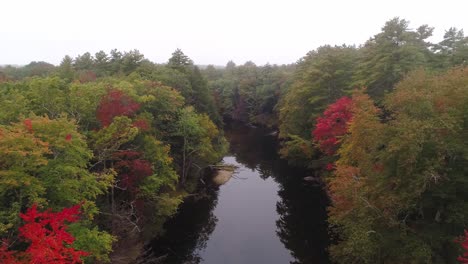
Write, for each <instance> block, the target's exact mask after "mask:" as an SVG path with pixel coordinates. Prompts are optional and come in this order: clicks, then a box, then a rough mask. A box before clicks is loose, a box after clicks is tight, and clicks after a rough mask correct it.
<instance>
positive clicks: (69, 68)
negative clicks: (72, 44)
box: [57, 55, 75, 82]
mask: <svg viewBox="0 0 468 264" xmlns="http://www.w3.org/2000/svg"><path fill="white" fill-rule="evenodd" d="M57 71H58V75H59V76H60V78H62V79H65V80H67V81H69V82H71V81H72V80H73V78H74V77H75V69H74V66H73V59H72V58H71V57H70V56H68V55H66V56H65V57H63V59H62V62H60V65H59V67H58V69H57Z"/></svg>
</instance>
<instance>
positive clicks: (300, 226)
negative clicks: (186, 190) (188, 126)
mask: <svg viewBox="0 0 468 264" xmlns="http://www.w3.org/2000/svg"><path fill="white" fill-rule="evenodd" d="M266 134H268V131H265V130H261V129H251V128H247V127H234V128H231V129H227V130H226V137H227V138H228V139H229V141H230V143H231V153H232V154H233V155H234V156H235V157H236V160H237V162H239V163H241V164H243V165H244V166H246V167H247V168H249V169H252V170H257V171H258V172H259V174H260V177H262V178H263V179H267V178H268V177H272V178H273V179H274V180H275V181H276V182H277V183H278V184H279V187H280V190H279V191H278V195H279V197H280V198H281V199H280V201H278V202H277V205H276V211H277V213H278V217H279V219H278V220H277V221H276V226H277V230H276V233H277V235H278V236H279V238H280V240H281V242H282V243H283V244H284V246H285V247H286V248H287V249H288V250H290V251H291V254H292V256H293V257H295V259H296V261H295V262H294V263H296V264H299V263H304V264H305V263H327V262H328V256H327V253H326V248H327V246H328V238H327V237H328V236H327V226H326V209H325V208H326V205H327V203H328V202H327V197H326V195H325V193H324V192H323V191H322V190H321V189H320V188H316V187H312V186H310V185H306V184H305V183H304V182H303V180H302V178H303V177H304V176H306V174H305V173H306V172H305V171H302V170H298V169H294V168H291V167H289V166H288V165H287V162H285V161H283V160H280V159H279V157H278V155H277V154H276V153H277V143H276V141H275V138H274V137H271V136H265V135H266ZM206 194H207V195H206V196H205V197H203V198H201V199H198V200H194V199H189V200H187V201H186V202H184V204H183V205H182V206H181V208H180V209H179V213H178V214H177V215H176V216H175V217H174V218H173V219H172V220H170V221H169V222H168V223H166V225H165V229H166V234H165V235H164V236H163V237H161V238H159V239H157V240H155V241H153V242H152V248H153V250H152V255H153V256H163V255H165V254H167V257H166V258H165V259H164V260H163V261H161V263H168V264H172V263H174V264H175V263H187V264H188V263H201V262H203V261H202V259H201V258H200V256H199V255H198V252H200V250H202V249H203V248H205V247H206V243H207V241H208V239H209V236H210V235H211V233H212V232H213V230H214V228H215V226H216V222H217V218H216V216H215V215H214V214H213V209H214V207H215V206H216V204H217V201H218V200H217V199H218V189H209V190H208V191H206ZM145 263H154V262H145Z"/></svg>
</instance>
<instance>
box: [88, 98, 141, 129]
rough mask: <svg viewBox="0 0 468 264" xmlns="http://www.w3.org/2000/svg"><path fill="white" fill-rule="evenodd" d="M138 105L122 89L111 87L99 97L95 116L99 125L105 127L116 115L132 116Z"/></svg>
mask: <svg viewBox="0 0 468 264" xmlns="http://www.w3.org/2000/svg"><path fill="white" fill-rule="evenodd" d="M139 108H140V105H139V104H138V103H137V102H135V101H134V100H133V99H132V98H131V97H129V96H128V95H126V94H125V93H124V92H123V91H120V90H116V89H112V90H109V91H108V92H107V95H105V96H103V97H102V98H101V102H100V103H99V107H98V109H97V113H96V115H97V117H98V119H99V121H100V122H101V125H102V126H104V127H106V126H109V125H110V123H112V120H113V119H114V117H116V116H132V115H134V114H135V112H136V111H137V110H138V109H139Z"/></svg>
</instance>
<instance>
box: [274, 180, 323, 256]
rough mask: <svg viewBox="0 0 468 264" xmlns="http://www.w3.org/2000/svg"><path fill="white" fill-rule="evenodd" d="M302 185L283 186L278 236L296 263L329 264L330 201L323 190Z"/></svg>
mask: <svg viewBox="0 0 468 264" xmlns="http://www.w3.org/2000/svg"><path fill="white" fill-rule="evenodd" d="M300 181H301V180H300V179H299V181H298V180H297V179H287V180H286V181H283V182H281V186H280V188H281V189H280V190H279V191H278V194H279V196H280V197H281V200H280V201H278V203H277V204H276V211H277V212H278V214H279V216H280V217H279V219H278V220H277V221H276V226H277V228H278V229H277V230H276V233H277V234H278V236H279V237H280V239H281V242H282V243H283V244H284V245H285V247H286V248H287V249H289V250H290V251H291V253H292V255H293V256H294V257H295V258H296V262H294V263H327V262H328V255H327V252H326V248H327V246H328V234H327V222H326V219H327V212H326V207H325V206H326V204H327V203H328V201H327V197H326V195H325V193H324V192H323V191H322V190H321V189H320V187H312V186H306V185H304V184H303V183H302V182H300Z"/></svg>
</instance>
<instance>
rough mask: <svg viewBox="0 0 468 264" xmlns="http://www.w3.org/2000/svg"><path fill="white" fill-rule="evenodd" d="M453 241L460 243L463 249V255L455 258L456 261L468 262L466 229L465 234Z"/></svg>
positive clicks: (467, 233) (467, 232) (467, 235)
mask: <svg viewBox="0 0 468 264" xmlns="http://www.w3.org/2000/svg"><path fill="white" fill-rule="evenodd" d="M455 242H457V243H460V245H461V246H462V248H463V249H464V251H465V252H464V253H463V255H461V256H459V257H458V258H457V261H458V262H460V263H468V231H466V230H465V236H464V237H462V238H461V239H457V240H455Z"/></svg>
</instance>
